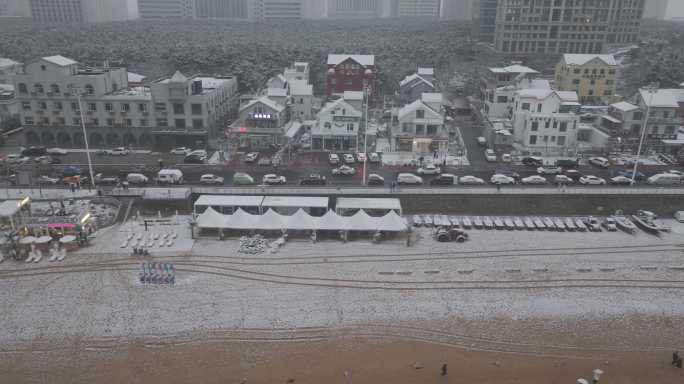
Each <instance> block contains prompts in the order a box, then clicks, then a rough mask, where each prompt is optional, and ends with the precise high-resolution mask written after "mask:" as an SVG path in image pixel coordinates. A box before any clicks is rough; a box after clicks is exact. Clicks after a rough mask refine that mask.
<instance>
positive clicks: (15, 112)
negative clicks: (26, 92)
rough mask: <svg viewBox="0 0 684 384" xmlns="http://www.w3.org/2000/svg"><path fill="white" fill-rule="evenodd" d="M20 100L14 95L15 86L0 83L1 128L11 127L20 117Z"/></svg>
mask: <svg viewBox="0 0 684 384" xmlns="http://www.w3.org/2000/svg"><path fill="white" fill-rule="evenodd" d="M19 105H20V104H19V101H18V100H17V99H16V98H15V97H14V86H13V85H10V84H0V130H4V129H7V128H10V125H11V124H13V121H15V120H16V119H19Z"/></svg>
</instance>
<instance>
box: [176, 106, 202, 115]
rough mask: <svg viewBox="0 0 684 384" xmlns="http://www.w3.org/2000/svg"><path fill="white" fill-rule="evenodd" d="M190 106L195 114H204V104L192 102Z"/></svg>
mask: <svg viewBox="0 0 684 384" xmlns="http://www.w3.org/2000/svg"><path fill="white" fill-rule="evenodd" d="M174 108H175V106H174ZM190 108H191V109H192V114H193V115H201V114H202V104H191V105H190Z"/></svg>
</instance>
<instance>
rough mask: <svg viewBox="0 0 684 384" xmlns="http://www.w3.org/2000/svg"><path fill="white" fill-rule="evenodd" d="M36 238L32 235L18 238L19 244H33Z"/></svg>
mask: <svg viewBox="0 0 684 384" xmlns="http://www.w3.org/2000/svg"><path fill="white" fill-rule="evenodd" d="M36 240H37V239H36V238H35V237H34V236H26V237H23V238H22V239H21V240H19V244H33V243H35V242H36Z"/></svg>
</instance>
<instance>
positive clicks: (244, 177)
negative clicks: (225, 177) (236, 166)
mask: <svg viewBox="0 0 684 384" xmlns="http://www.w3.org/2000/svg"><path fill="white" fill-rule="evenodd" d="M249 184H254V178H253V177H252V176H250V175H248V174H247V173H244V172H236V173H235V174H234V175H233V185H249Z"/></svg>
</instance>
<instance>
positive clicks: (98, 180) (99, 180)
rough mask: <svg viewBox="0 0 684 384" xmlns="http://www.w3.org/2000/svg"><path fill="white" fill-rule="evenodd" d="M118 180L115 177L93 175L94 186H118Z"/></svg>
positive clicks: (99, 174)
mask: <svg viewBox="0 0 684 384" xmlns="http://www.w3.org/2000/svg"><path fill="white" fill-rule="evenodd" d="M119 181H120V180H119V178H118V177H116V176H109V177H107V176H104V175H103V174H101V173H98V174H97V175H95V184H96V185H119Z"/></svg>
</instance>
